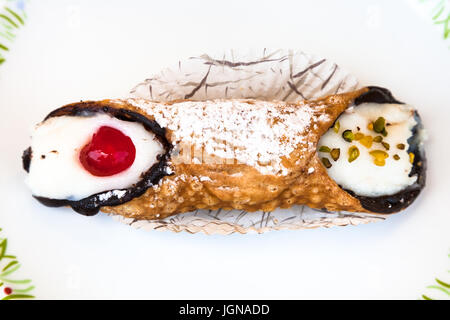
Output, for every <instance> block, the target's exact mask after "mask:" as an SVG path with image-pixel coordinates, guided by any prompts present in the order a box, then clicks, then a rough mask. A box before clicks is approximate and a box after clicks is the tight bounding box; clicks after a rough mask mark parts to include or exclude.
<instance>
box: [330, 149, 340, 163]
mask: <svg viewBox="0 0 450 320" xmlns="http://www.w3.org/2000/svg"><path fill="white" fill-rule="evenodd" d="M330 155H331V158H333V160H334V161H337V159H339V156H340V155H341V149H339V148H335V149H333V150H331V152H330Z"/></svg>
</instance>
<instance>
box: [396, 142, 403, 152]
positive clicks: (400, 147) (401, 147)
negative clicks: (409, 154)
mask: <svg viewBox="0 0 450 320" xmlns="http://www.w3.org/2000/svg"><path fill="white" fill-rule="evenodd" d="M397 149H400V150H404V149H405V144H403V143H399V144H398V145H397Z"/></svg>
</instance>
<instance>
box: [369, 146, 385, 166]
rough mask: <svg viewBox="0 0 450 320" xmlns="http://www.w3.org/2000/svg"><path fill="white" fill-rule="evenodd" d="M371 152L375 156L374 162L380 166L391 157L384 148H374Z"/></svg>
mask: <svg viewBox="0 0 450 320" xmlns="http://www.w3.org/2000/svg"><path fill="white" fill-rule="evenodd" d="M369 153H370V155H371V156H372V157H373V163H375V164H376V165H377V166H380V167H382V166H384V165H385V164H386V159H387V158H388V157H389V155H388V154H387V152H386V151H383V150H373V151H370V152H369Z"/></svg>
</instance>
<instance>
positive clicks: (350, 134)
mask: <svg viewBox="0 0 450 320" xmlns="http://www.w3.org/2000/svg"><path fill="white" fill-rule="evenodd" d="M342 138H344V140H345V141H347V142H352V141H353V140H354V139H355V135H354V134H353V132H352V130H345V131H344V132H342Z"/></svg>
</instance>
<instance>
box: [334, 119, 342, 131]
mask: <svg viewBox="0 0 450 320" xmlns="http://www.w3.org/2000/svg"><path fill="white" fill-rule="evenodd" d="M340 127H341V124H340V123H339V121H336V122H335V123H334V126H333V130H334V132H336V133H338V132H339V128H340Z"/></svg>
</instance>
